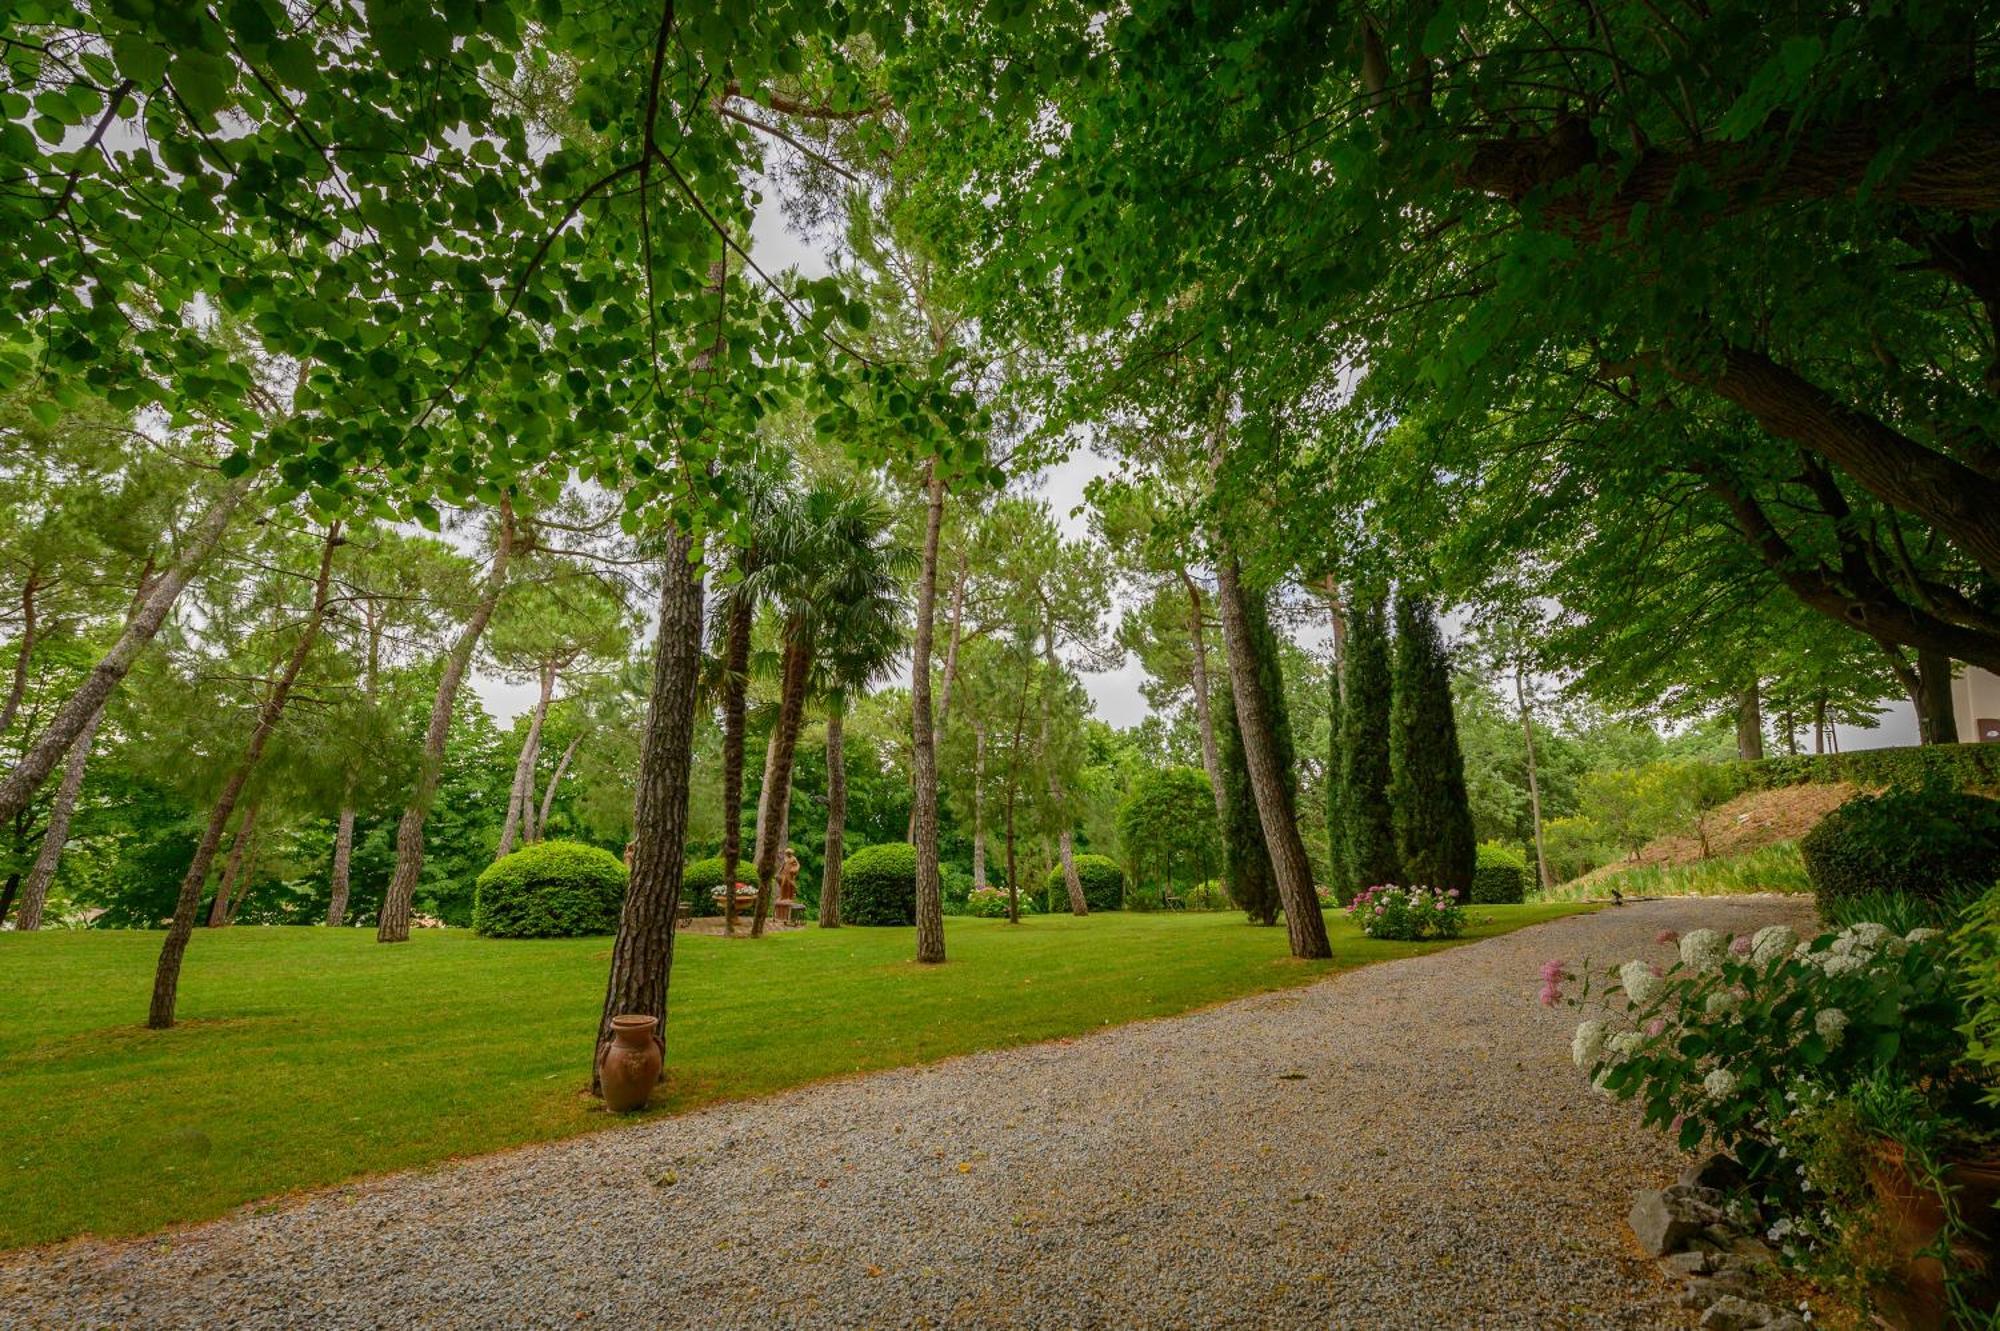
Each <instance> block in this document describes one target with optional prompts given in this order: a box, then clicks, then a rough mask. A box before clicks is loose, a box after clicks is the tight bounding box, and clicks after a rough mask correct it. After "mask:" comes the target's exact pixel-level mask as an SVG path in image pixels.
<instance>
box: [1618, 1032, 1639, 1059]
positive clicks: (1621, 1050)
mask: <svg viewBox="0 0 2000 1331" xmlns="http://www.w3.org/2000/svg"><path fill="white" fill-rule="evenodd" d="M1645 1043H1646V1037H1645V1036H1644V1035H1641V1034H1640V1033H1639V1032H1638V1031H1620V1032H1618V1034H1616V1035H1614V1036H1612V1037H1611V1052H1612V1053H1614V1054H1619V1055H1627V1054H1636V1053H1638V1052H1639V1050H1640V1049H1642V1048H1643V1047H1644V1046H1645Z"/></svg>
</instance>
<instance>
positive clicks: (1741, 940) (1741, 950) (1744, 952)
mask: <svg viewBox="0 0 2000 1331" xmlns="http://www.w3.org/2000/svg"><path fill="white" fill-rule="evenodd" d="M1752 942H1753V940H1752V939H1751V937H1750V935H1748V934H1741V935H1739V936H1737V937H1735V938H1733V939H1731V940H1730V942H1729V950H1730V952H1731V953H1733V954H1734V955H1736V956H1739V957H1747V956H1749V955H1750V948H1751V946H1752Z"/></svg>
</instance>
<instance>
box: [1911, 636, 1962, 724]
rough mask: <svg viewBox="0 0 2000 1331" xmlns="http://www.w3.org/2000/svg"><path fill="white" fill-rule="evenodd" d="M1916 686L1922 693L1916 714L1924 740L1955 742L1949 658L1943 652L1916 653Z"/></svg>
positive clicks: (1954, 717)
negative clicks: (1918, 711) (1921, 703)
mask: <svg viewBox="0 0 2000 1331" xmlns="http://www.w3.org/2000/svg"><path fill="white" fill-rule="evenodd" d="M1917 681H1918V683H1917V687H1918V689H1919V691H1920V692H1922V694H1923V695H1924V706H1923V709H1922V713H1921V715H1920V716H1919V718H1918V721H1919V724H1920V726H1921V728H1922V733H1921V734H1920V735H1919V739H1920V741H1921V742H1922V743H1925V744H1956V743H1958V717H1957V715H1956V714H1955V710H1954V708H1953V706H1952V699H1951V658H1950V657H1948V656H1946V655H1945V654H1944V653H1943V652H1934V651H1919V652H1918V653H1917Z"/></svg>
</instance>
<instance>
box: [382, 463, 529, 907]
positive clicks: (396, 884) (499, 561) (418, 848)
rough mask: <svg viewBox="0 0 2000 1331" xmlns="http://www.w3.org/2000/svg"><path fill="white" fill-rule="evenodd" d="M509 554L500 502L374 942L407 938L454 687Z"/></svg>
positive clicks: (509, 511)
mask: <svg viewBox="0 0 2000 1331" xmlns="http://www.w3.org/2000/svg"><path fill="white" fill-rule="evenodd" d="M513 554H514V509H513V507H512V505H510V504H509V503H508V502H507V501H506V500H505V499H503V500H501V501H500V534H499V539H498V541H497V542H496V543H495V545H494V550H493V564H492V566H491V567H490V568H488V569H487V571H486V582H485V584H484V585H483V586H482V587H481V588H480V592H479V602H478V604H477V605H475V606H474V607H473V608H472V618H470V619H468V620H467V621H466V623H465V627H464V628H462V629H460V630H459V634H458V639H457V641H455V642H453V643H452V645H451V655H450V656H448V657H446V658H445V663H444V673H443V674H442V675H441V676H440V677H439V678H438V686H437V694H436V695H435V696H434V697H433V698H432V699H431V719H430V725H429V727H428V728H427V729H426V730H425V731H424V753H423V760H422V762H421V764H420V765H419V766H418V768H417V784H416V788H415V789H414V790H412V791H411V792H410V801H409V803H408V804H407V805H406V806H405V807H404V809H403V817H402V820H401V821H400V822H398V823H397V824H396V870H395V872H394V873H393V874H391V875H390V878H389V889H388V891H386V892H384V893H383V894H382V916H381V919H380V921H379V922H378V923H377V925H376V927H375V941H376V942H378V943H407V942H408V941H409V940H410V906H411V903H412V902H413V901H414V900H415V899H416V895H417V877H418V875H419V874H421V873H422V872H423V869H424V822H425V820H427V819H428V818H429V817H430V813H431V801H432V800H434V799H436V798H437V787H438V781H439V779H440V778H441V777H442V776H443V773H444V746H445V741H446V739H447V738H449V737H450V735H451V713H452V708H453V707H455V706H456V705H457V703H458V689H459V685H460V684H462V683H463V682H464V681H465V672H466V670H467V669H468V668H469V667H470V666H471V664H472V653H473V652H474V650H476V649H477V648H478V646H479V638H480V635H481V634H483V633H485V632H486V624H487V621H489V620H491V619H492V618H493V609H494V607H495V606H497V605H499V603H500V591H501V589H502V588H503V587H505V586H506V585H507V564H508V561H509V560H510V559H512V557H513Z"/></svg>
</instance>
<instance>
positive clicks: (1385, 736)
mask: <svg viewBox="0 0 2000 1331" xmlns="http://www.w3.org/2000/svg"><path fill="white" fill-rule="evenodd" d="M1393 691H1394V685H1393V680H1392V676H1391V674H1390V670H1389V628H1388V623H1387V616H1386V615H1385V613H1384V610H1383V604H1382V599H1381V598H1380V597H1379V596H1376V597H1370V598H1368V599H1366V600H1364V601H1361V602H1359V603H1358V604H1357V605H1356V606H1355V608H1354V619H1353V622H1352V623H1351V624H1350V625H1349V626H1348V636H1347V679H1346V688H1345V689H1344V693H1345V695H1346V700H1345V704H1344V706H1343V707H1342V708H1341V753H1340V760H1341V762H1340V782H1341V791H1340V802H1341V813H1342V815H1343V825H1344V828H1345V838H1344V840H1345V842H1346V847H1345V848H1346V852H1347V855H1346V869H1347V881H1346V883H1345V885H1344V886H1345V891H1344V893H1343V895H1345V896H1348V897H1352V896H1353V895H1354V894H1355V893H1356V892H1359V891H1360V890H1361V889H1362V888H1364V887H1371V886H1373V885H1375V884H1377V883H1393V882H1395V881H1396V879H1397V878H1398V877H1400V876H1401V871H1400V869H1399V867H1398V865H1399V861H1398V860H1397V857H1396V831H1395V824H1394V822H1393V820H1392V819H1391V816H1390V812H1389V709H1390V705H1391V700H1392V695H1393Z"/></svg>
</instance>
